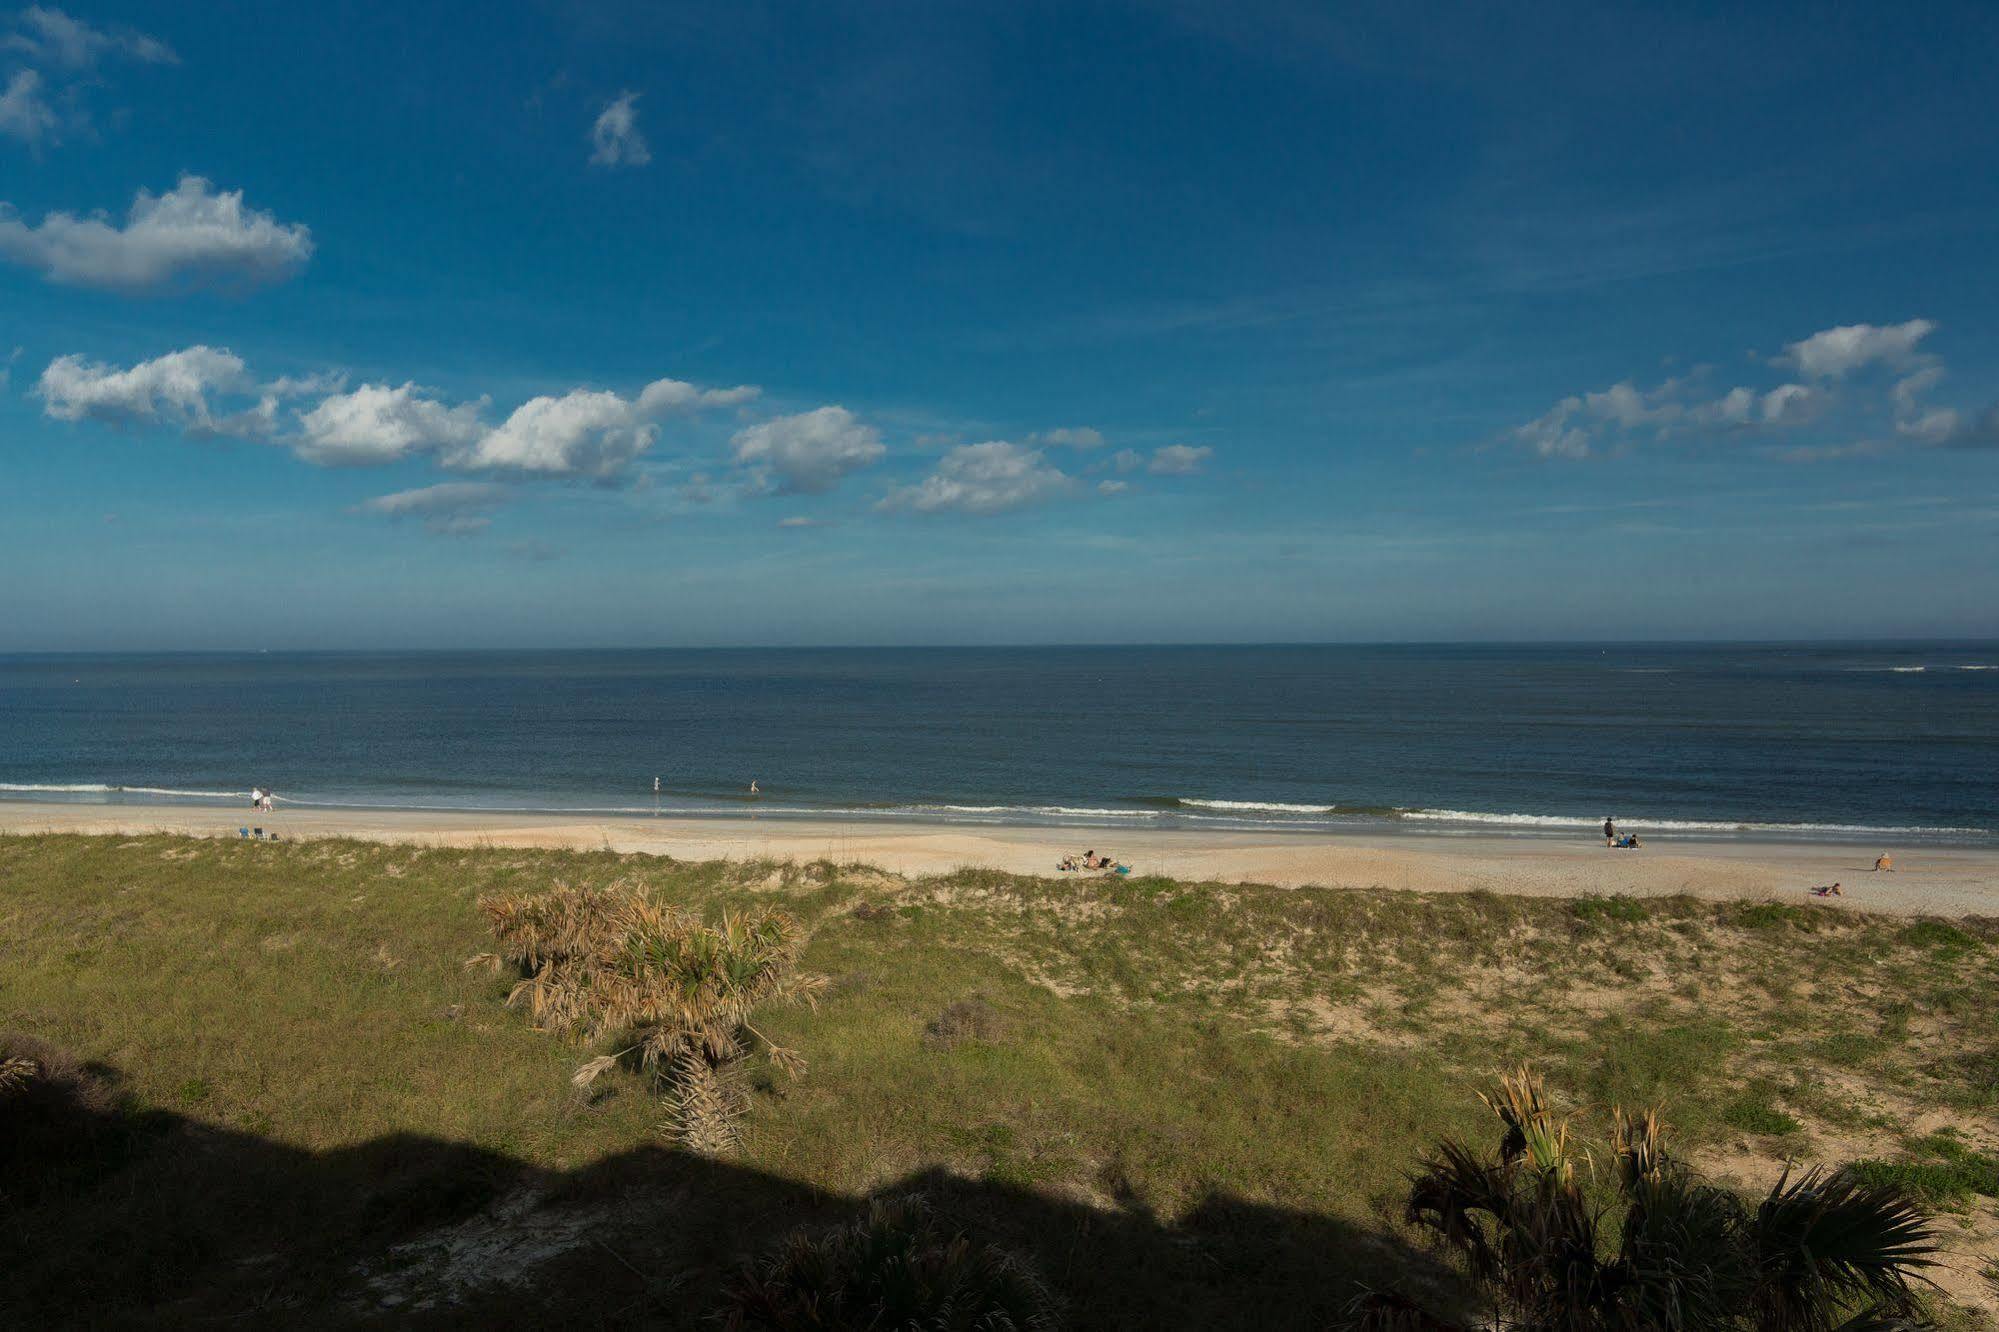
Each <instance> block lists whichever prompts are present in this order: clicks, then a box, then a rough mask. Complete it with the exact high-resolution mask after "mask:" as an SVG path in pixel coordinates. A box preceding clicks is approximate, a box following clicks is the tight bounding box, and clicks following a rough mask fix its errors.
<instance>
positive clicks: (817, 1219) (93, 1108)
mask: <svg viewBox="0 0 1999 1332" xmlns="http://www.w3.org/2000/svg"><path fill="white" fill-rule="evenodd" d="M69 1071H70V1072H71V1073H74V1074H75V1076H73V1077H68V1078H67V1080H66V1081H65V1079H64V1078H56V1079H52V1080H50V1081H49V1082H48V1083H47V1085H45V1086H44V1087H43V1088H42V1089H41V1090H40V1091H38V1092H37V1093H36V1094H35V1095H34V1096H33V1097H30V1098H22V1097H19V1096H16V1097H12V1098H9V1099H7V1100H5V1101H0V1270H4V1271H5V1272H6V1273H7V1280H6V1281H5V1282H4V1283H0V1321H5V1322H7V1323H10V1324H12V1325H26V1326H41V1325H51V1324H56V1325H92V1326H104V1325H128V1324H139V1323H143V1324H145V1325H149V1326H156V1325H162V1324H165V1325H188V1324H197V1323H201V1324H206V1323H211V1322H216V1321H242V1322H248V1323H251V1324H253V1325H254V1324H256V1323H259V1322H263V1321H265V1320H270V1321H272V1322H276V1323H282V1324H286V1325H307V1326H329V1325H332V1326H346V1325H357V1324H369V1323H390V1322H394V1323H397V1324H402V1323H407V1322H410V1321H417V1322H421V1323H425V1324H428V1325H434V1326H474V1325H476V1326H517V1325H528V1324H543V1325H545V1324H550V1323H553V1324H557V1325H561V1326H586V1327H587V1326H611V1327H618V1326H651V1327H679V1326H688V1327H692V1326H703V1325H705V1326H710V1327H712V1326H714V1325H715V1324H713V1322H712V1321H710V1317H709V1316H710V1315H711V1314H712V1312H713V1310H714V1309H715V1306H716V1304H717V1297H718V1294H719V1292H720V1291H721V1289H722V1286H723V1284H724V1283H725V1282H726V1280H727V1279H728V1277H729V1276H730V1275H731V1274H732V1273H733V1272H734V1271H735V1270H736V1269H737V1267H738V1266H739V1264H740V1263H741V1261H742V1259H743V1257H744V1256H745V1255H746V1254H749V1253H753V1252H760V1251H762V1250H764V1249H765V1248H767V1247H768V1246H769V1245H770V1244H771V1243H772V1242H774V1241H775V1240H777V1239H778V1238H779V1237H780V1236H782V1235H784V1234H785V1233H786V1232H788V1231H790V1230H792V1229H793V1228H796V1227H799V1226H808V1225H809V1226H817V1225H824V1224H831V1223H835V1222H840V1221H845V1220H847V1219H849V1218H851V1217H852V1216H854V1215H855V1214H856V1212H857V1211H858V1210H859V1209H860V1208H861V1206H862V1205H863V1204H864V1203H865V1201H866V1199H865V1198H860V1197H854V1196H844V1195H838V1194H830V1193H826V1192H824V1191H820V1190H816V1189H813V1188H810V1187H808V1186H804V1185H801V1184H798V1183H795V1182H792V1181H788V1180H785V1179H781V1178H778V1177H775V1176H772V1175H769V1174H766V1173H763V1172H760V1171H757V1170H751V1169H746V1168H744V1167H742V1166H738V1165H732V1164H729V1163H727V1162H722V1161H715V1160H709V1159H704V1158H701V1157H695V1156H690V1155H687V1154H684V1153H680V1152H676V1151H671V1150H668V1149H665V1148H659V1147H645V1148H640V1149H637V1150H634V1151H630V1152H625V1153H622V1154H619V1155H616V1156H612V1157H607V1158H604V1159H602V1160H599V1161H597V1162H595V1163H593V1164H590V1165H587V1166H584V1167H582V1168H579V1169H577V1170H573V1171H566V1172H555V1171H548V1170H542V1169H538V1168H535V1167H531V1166H528V1165H526V1164H524V1163H522V1162H520V1161H518V1160H515V1159H513V1158H511V1157H508V1156H505V1155H502V1154H499V1153H495V1152H490V1151H485V1150H481V1149H478V1148H474V1147H470V1146H467V1145H465V1144H462V1143H453V1142H445V1141H439V1140H436V1139H430V1138H422V1137H415V1136H392V1137H386V1138H381V1139H377V1140H375V1141H372V1142H367V1143H363V1144H360V1145H357V1146H353V1147H348V1148H342V1149H337V1150H332V1151H326V1152H318V1153H314V1152H308V1151H301V1150H298V1149H296V1148H292V1147H288V1146H285V1145H283V1144H280V1143H277V1142H273V1141H271V1140H270V1139H268V1138H264V1137H261V1136H258V1135H255V1134H249V1133H242V1132H236V1131H232V1130H228V1129H222V1128H217V1127H214V1126H212V1125H207V1124H202V1123H200V1122H198V1121H195V1120H192V1119H188V1118H186V1117H184V1116H180V1115H176V1114H172V1113H168V1112H163V1111H135V1110H133V1109H131V1108H130V1107H129V1106H127V1105H125V1104H123V1103H122V1100H121V1099H120V1098H119V1097H118V1096H117V1094H116V1092H115V1084H116V1075H115V1073H113V1072H112V1071H111V1070H109V1069H106V1068H104V1067H102V1066H98V1065H93V1066H88V1067H87V1068H85V1067H79V1066H74V1065H72V1066H70V1070H69ZM910 1191H920V1192H922V1193H924V1194H926V1195H927V1196H928V1197H929V1198H930V1200H931V1202H932V1204H933V1205H934V1207H935V1208H936V1210H937V1212H938V1213H939V1215H940V1216H941V1217H942V1218H943V1219H944V1220H945V1221H946V1222H948V1223H950V1224H953V1225H956V1226H961V1227H963V1228H964V1229H966V1230H967V1231H968V1232H969V1233H971V1234H972V1235H973V1236H974V1237H975V1238H976V1239H980V1240H988V1241H993V1242H997V1243H999V1244H1003V1245H1005V1246H1007V1247H1009V1248H1012V1249H1014V1250H1015V1251H1016V1252H1019V1253H1021V1254H1024V1255H1026V1256H1027V1257H1028V1258H1029V1259H1030V1260H1031V1261H1032V1262H1033V1263H1034V1265H1035V1266H1036V1267H1037V1269H1038V1270H1039V1271H1040V1273H1041V1275H1042V1276H1043V1278H1044V1279H1045V1280H1046V1281H1047V1282H1048V1284H1049V1285H1050V1286H1051V1287H1052V1288H1053V1289H1054V1290H1055V1292H1056V1293H1057V1295H1058V1297H1059V1298H1060V1300H1061V1301H1062V1305H1063V1308H1062V1322H1063V1323H1064V1325H1066V1326H1069V1327H1079V1328H1080V1327H1090V1328H1095V1327H1201V1328H1223V1327H1245V1328H1246V1327H1307V1326H1312V1327H1322V1326H1325V1325H1327V1324H1328V1323H1331V1322H1334V1321H1336V1319H1337V1316H1338V1313H1339V1310H1340V1308H1341V1307H1342V1306H1343V1305H1344V1304H1345V1303H1346V1302H1347V1300H1348V1299H1350V1298H1351V1297H1352V1295H1353V1294H1354V1292H1355V1291H1356V1289H1358V1286H1359V1284H1360V1283H1366V1284H1369V1285H1375V1286H1381V1285H1388V1284H1404V1285H1407V1284H1410V1283H1415V1284H1416V1285H1417V1286H1419V1287H1422V1288H1427V1289H1431V1290H1445V1289H1448V1288H1449V1287H1450V1285H1451V1279H1450V1277H1449V1275H1448V1273H1447V1272H1446V1271H1445V1270H1444V1269H1442V1268H1441V1267H1440V1266H1438V1265H1437V1264H1436V1263H1435V1262H1434V1261H1433V1260H1431V1259H1430V1258H1428V1257H1427V1256H1425V1255H1423V1254H1421V1253H1419V1252H1416V1251H1414V1250H1411V1249H1409V1248H1407V1247H1406V1246H1404V1245H1403V1244H1401V1243H1400V1242H1399V1241H1397V1240H1394V1239H1392V1238H1390V1237H1388V1236H1386V1235H1384V1234H1382V1233H1379V1232H1376V1231H1373V1230H1370V1229H1366V1228H1362V1227H1357V1226H1355V1225H1352V1224H1350V1223H1348V1222H1345V1221H1341V1220H1337V1219H1334V1218H1329V1217H1325V1216H1318V1215H1312V1214H1308V1213H1301V1212H1296V1211H1289V1210H1284V1209H1279V1208H1273V1207H1268V1206H1264V1205H1260V1204H1257V1203H1252V1202H1248V1201H1244V1200H1241V1199H1234V1198H1229V1197H1224V1196H1215V1197H1211V1198H1209V1199H1208V1200H1207V1201H1206V1202H1204V1203H1202V1204H1201V1205H1200V1206H1198V1207H1197V1208H1195V1209H1194V1210H1193V1211H1192V1212H1191V1213H1190V1214H1188V1215H1186V1216H1185V1217H1183V1218H1181V1219H1180V1220H1179V1221H1177V1222H1176V1223H1174V1224H1165V1223H1163V1222H1161V1221H1160V1220H1158V1219H1157V1218H1155V1217H1154V1216H1152V1215H1151V1214H1149V1213H1148V1212H1147V1211H1145V1210H1144V1209H1143V1208H1142V1207H1140V1206H1137V1205H1135V1204H1133V1205H1127V1206H1125V1207H1123V1208H1122V1209H1109V1210H1107V1209H1103V1208H1099V1207H1094V1206H1090V1205H1088V1204H1086V1203H1083V1202H1080V1201H1072V1200H1069V1199H1064V1198H1059V1197H1050V1196H1046V1195H1043V1194H1040V1193H1036V1192H1031V1191H1027V1190H1023V1189H1019V1188H1015V1187H1011V1186H1008V1185H1003V1184H995V1183H992V1182H985V1181H974V1180H968V1179H963V1178H959V1177H956V1176H953V1175H950V1174H948V1173H946V1172H944V1171H942V1170H931V1171H927V1172H921V1173H918V1174H916V1175H914V1176H911V1177H908V1178H905V1179H902V1180H899V1181H897V1182H896V1183H895V1184H893V1185H892V1186H889V1187H887V1188H884V1189H882V1190H880V1191H879V1193H880V1194H881V1195H887V1194H899V1193H906V1192H910ZM877 1196H879V1195H877Z"/></svg>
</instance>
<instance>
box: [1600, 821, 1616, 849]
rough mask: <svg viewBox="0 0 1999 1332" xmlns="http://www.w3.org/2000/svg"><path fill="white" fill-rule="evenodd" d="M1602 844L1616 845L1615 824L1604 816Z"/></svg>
mask: <svg viewBox="0 0 1999 1332" xmlns="http://www.w3.org/2000/svg"><path fill="white" fill-rule="evenodd" d="M1603 844H1604V845H1605V846H1616V845H1617V825H1616V824H1615V823H1613V822H1611V821H1610V819H1608V818H1605V819H1604V821H1603Z"/></svg>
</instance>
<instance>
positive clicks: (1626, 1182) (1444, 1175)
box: [1353, 1069, 1937, 1332]
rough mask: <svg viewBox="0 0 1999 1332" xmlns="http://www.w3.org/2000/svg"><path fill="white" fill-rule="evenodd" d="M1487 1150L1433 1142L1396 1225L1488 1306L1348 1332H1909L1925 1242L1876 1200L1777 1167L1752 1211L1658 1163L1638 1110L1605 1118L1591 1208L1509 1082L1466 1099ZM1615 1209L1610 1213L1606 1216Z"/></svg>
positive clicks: (1892, 1204) (1563, 1133)
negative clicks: (1476, 1102) (1429, 1242)
mask: <svg viewBox="0 0 1999 1332" xmlns="http://www.w3.org/2000/svg"><path fill="white" fill-rule="evenodd" d="M1483 1099H1484V1100H1485V1103H1486V1104H1487V1105H1488V1106H1489V1107H1491V1109H1492V1110H1493V1112H1494V1114H1495V1115H1497V1116H1498V1118H1499V1120H1500V1122H1501V1124H1502V1125H1503V1126H1504V1132H1503V1134H1502V1137H1501V1139H1500V1144H1499V1149H1498V1151H1497V1152H1496V1153H1493V1154H1491V1155H1486V1154H1484V1153H1481V1152H1479V1151H1476V1150H1474V1149H1473V1148H1471V1147H1469V1146H1466V1145H1464V1144H1463V1143H1457V1142H1445V1143H1443V1144H1442V1145H1440V1146H1439V1147H1438V1149H1437V1151H1436V1153H1435V1154H1434V1155H1432V1156H1431V1157H1430V1158H1429V1159H1427V1160H1426V1161H1424V1162H1423V1164H1422V1166H1421V1167H1420V1169H1419V1170H1418V1171H1417V1173H1416V1175H1415V1176H1414V1177H1413V1179H1412V1181H1411V1187H1410V1195H1409V1205H1408V1213H1407V1215H1408V1219H1409V1221H1410V1222H1411V1223H1412V1224H1413V1225H1415V1226H1417V1227H1419V1228H1421V1229H1423V1230H1426V1231H1428V1232H1430V1233H1431V1234H1432V1235H1434V1236H1436V1237H1437V1239H1438V1240H1440V1241H1441V1242H1442V1243H1443V1244H1444V1245H1445V1246H1446V1247H1447V1248H1449V1249H1451V1250H1453V1251H1454V1252H1455V1253H1457V1255H1458V1256H1459V1257H1460V1258H1461V1259H1462V1260H1463V1261H1464V1263H1465V1266H1466V1268H1467V1269H1468V1270H1469V1272H1470V1274H1471V1276H1472V1278H1473V1279H1474V1280H1475V1281H1476V1282H1477V1283H1478V1284H1479V1286H1480V1287H1481V1288H1482V1289H1483V1290H1485V1291H1486V1292H1487V1294H1488V1295H1489V1297H1490V1304H1491V1308H1490V1311H1489V1314H1488V1316H1487V1317H1485V1318H1484V1319H1483V1320H1480V1321H1479V1322H1478V1323H1475V1324H1465V1323H1458V1322H1453V1321H1450V1320H1446V1319H1442V1318H1439V1317H1438V1316H1436V1315H1435V1314H1433V1313H1430V1312H1428V1311H1425V1310H1423V1309H1422V1308H1421V1307H1420V1306H1418V1305H1417V1304H1416V1303H1414V1302H1413V1301H1410V1300H1408V1299H1406V1298H1403V1297H1401V1296H1395V1295H1382V1294H1370V1295H1367V1296H1363V1297H1362V1299H1361V1300H1359V1301H1357V1302H1356V1304H1355V1306H1354V1310H1353V1312H1354V1322H1355V1325H1356V1326H1357V1327H1361V1328H1369V1329H1376V1330H1377V1332H1386V1329H1391V1328H1404V1329H1414V1328H1455V1327H1468V1326H1485V1327H1491V1328H1495V1329H1521V1330H1522V1332H1526V1330H1527V1329H1532V1330H1534V1332H1650V1330H1652V1329H1661V1330H1662V1332H1671V1330H1676V1329H1687V1330H1688V1332H1699V1330H1705V1329H1745V1330H1746V1329H1754V1330H1755V1332H1834V1329H1839V1330H1840V1332H1862V1330H1863V1329H1883V1330H1885V1329H1892V1328H1910V1327H1916V1326H1920V1320H1919V1314H1918V1311H1917V1306H1916V1300H1915V1287H1916V1285H1917V1284H1918V1283H1920V1282H1921V1280H1922V1277H1921V1270H1922V1269H1923V1268H1924V1267H1927V1266H1929V1265H1931V1263H1932V1262H1933V1258H1934V1255H1935V1253H1936V1250H1937V1242H1936V1238H1935V1236H1934V1235H1933V1233H1932V1232H1931V1230H1930V1227H1929V1222H1928V1220H1927V1218H1926V1217H1925V1216H1924V1214H1923V1212H1922V1211H1921V1209H1920V1208H1918V1207H1917V1205H1916V1204H1915V1203H1914V1202H1913V1201H1911V1200H1910V1199H1909V1198H1908V1197H1906V1196H1905V1195H1903V1194H1902V1193H1900V1192H1899V1191H1897V1190H1895V1189H1892V1188H1883V1187H1870V1186H1866V1185H1863V1184H1861V1183H1859V1182H1858V1181H1856V1180H1854V1179H1853V1178H1851V1177H1850V1176H1848V1175H1845V1174H1841V1173H1827V1172H1825V1171H1822V1170H1810V1171H1806V1172H1805V1173H1803V1174H1801V1175H1797V1176H1795V1177H1794V1176H1793V1174H1792V1172H1791V1171H1789V1170H1788V1169H1787V1170H1786V1171H1785V1172H1784V1175H1783V1177H1782V1178H1780V1179H1779V1180H1778V1181H1777V1183H1776V1185H1775V1186H1774V1187H1773V1188H1772V1189H1771V1190H1770V1192H1769V1195H1768V1196H1767V1197H1765V1198H1764V1199H1763V1200H1762V1202H1761V1203H1760V1204H1759V1205H1757V1206H1756V1207H1755V1208H1754V1209H1753V1210H1752V1209H1751V1208H1750V1207H1749V1206H1748V1205H1747V1204H1745V1203H1744V1202H1743V1201H1742V1200H1741V1199H1740V1198H1738V1197H1737V1196H1736V1195H1735V1194H1734V1193H1733V1192H1731V1191H1729V1190H1727V1189H1724V1188H1719V1187H1717V1186H1715V1185H1712V1184H1709V1183H1706V1182H1704V1181H1702V1180H1700V1179H1699V1178H1697V1177H1696V1176H1695V1175H1694V1174H1693V1173H1692V1172H1691V1171H1690V1170H1689V1169H1688V1168H1687V1167H1686V1166H1685V1165H1684V1164H1683V1163H1681V1162H1680V1161H1677V1160H1675V1159H1674V1158H1672V1157H1671V1156H1670V1155H1669V1154H1668V1153H1667V1151H1666V1148H1665V1144H1664V1141H1663V1138H1662V1136H1661V1131H1660V1126H1659V1121H1658V1117H1657V1115H1656V1114H1655V1113H1653V1112H1646V1113H1644V1114H1640V1115H1626V1114H1624V1113H1622V1112H1621V1111H1620V1112H1617V1113H1616V1115H1615V1119H1616V1128H1615V1134H1614V1138H1613V1142H1612V1155H1613V1158H1614V1166H1615V1182H1616V1189H1617V1195H1616V1196H1617V1203H1616V1205H1615V1206H1612V1207H1608V1208H1600V1207H1597V1206H1594V1205H1592V1204H1591V1203H1590V1202H1589V1201H1588V1199H1587V1197H1586V1195H1585V1192H1584V1190H1583V1188H1582V1186H1581V1185H1580V1184H1579V1183H1578V1182H1577V1179H1576V1168H1575V1167H1576V1162H1575V1161H1574V1160H1573V1159H1572V1156H1571V1152H1570V1148H1569V1141H1568V1125H1567V1123H1566V1121H1565V1120H1563V1119H1562V1118H1561V1117H1559V1116H1557V1115H1556V1114H1555V1113H1554V1112H1553V1111H1551V1110H1550V1108H1549V1107H1548V1104H1547V1100H1546V1096H1545V1094H1544V1090H1543V1087H1542V1084H1541V1082H1540V1080H1539V1079H1538V1078H1537V1077H1535V1076H1534V1075H1533V1074H1532V1073H1530V1072H1528V1071H1527V1070H1525V1069H1523V1070H1521V1071H1520V1072H1518V1073H1516V1074H1514V1075H1512V1076H1511V1077H1507V1078H1503V1079H1501V1081H1500V1085H1499V1088H1498V1090H1497V1092H1496V1093H1495V1094H1493V1095H1492V1096H1489V1097H1485V1098H1483ZM1620 1209H1621V1215H1620V1214H1619V1212H1620Z"/></svg>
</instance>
